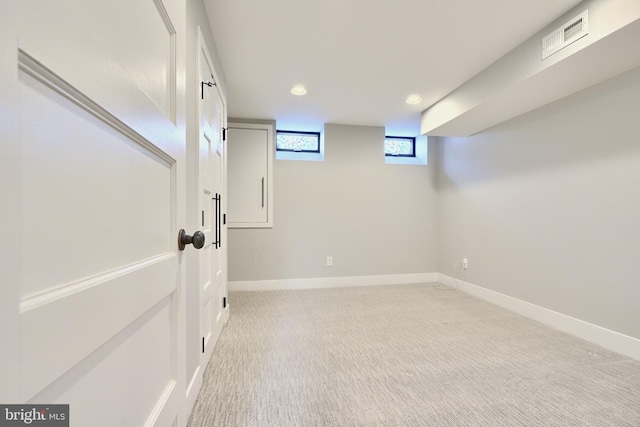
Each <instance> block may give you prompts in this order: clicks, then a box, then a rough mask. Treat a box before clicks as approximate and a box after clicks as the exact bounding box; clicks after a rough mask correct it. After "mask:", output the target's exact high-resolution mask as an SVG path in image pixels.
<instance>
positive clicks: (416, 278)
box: [228, 273, 438, 291]
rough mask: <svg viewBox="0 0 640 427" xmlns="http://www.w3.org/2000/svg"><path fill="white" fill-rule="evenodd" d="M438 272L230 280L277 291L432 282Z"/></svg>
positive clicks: (242, 287) (235, 287)
mask: <svg viewBox="0 0 640 427" xmlns="http://www.w3.org/2000/svg"><path fill="white" fill-rule="evenodd" d="M437 280H438V273H412V274H385V275H379V276H348V277H322V278H315V279H284V280H248V281H236V282H228V286H229V290H230V291H275V290H287V289H316V288H346V287H353V286H375V285H406V284H410V283H431V282H436V281H437Z"/></svg>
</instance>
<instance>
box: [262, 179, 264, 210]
mask: <svg viewBox="0 0 640 427" xmlns="http://www.w3.org/2000/svg"><path fill="white" fill-rule="evenodd" d="M262 207H263V208H264V176H263V177H262Z"/></svg>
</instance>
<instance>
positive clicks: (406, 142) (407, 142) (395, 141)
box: [384, 136, 416, 157]
mask: <svg viewBox="0 0 640 427" xmlns="http://www.w3.org/2000/svg"><path fill="white" fill-rule="evenodd" d="M384 155H385V156H387V157H415V156H416V139H415V138H412V137H409V136H387V137H385V139H384Z"/></svg>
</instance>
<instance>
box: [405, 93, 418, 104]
mask: <svg viewBox="0 0 640 427" xmlns="http://www.w3.org/2000/svg"><path fill="white" fill-rule="evenodd" d="M404 102H406V103H407V104H420V102H422V98H421V97H420V95H409V96H408V97H407V99H406V100H405V101H404Z"/></svg>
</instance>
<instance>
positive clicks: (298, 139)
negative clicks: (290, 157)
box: [276, 130, 320, 153]
mask: <svg viewBox="0 0 640 427" xmlns="http://www.w3.org/2000/svg"><path fill="white" fill-rule="evenodd" d="M276 151H294V152H298V153H319V152H320V133H318V132H295V131H289V130H279V131H278V132H277V134H276Z"/></svg>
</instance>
